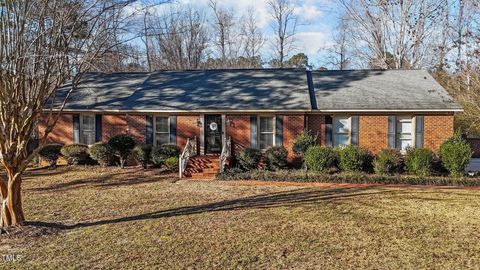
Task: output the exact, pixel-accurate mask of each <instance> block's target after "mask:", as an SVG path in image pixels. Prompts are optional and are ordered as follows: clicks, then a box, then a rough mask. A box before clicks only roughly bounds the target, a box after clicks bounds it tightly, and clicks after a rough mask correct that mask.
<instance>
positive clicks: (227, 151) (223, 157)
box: [220, 137, 232, 172]
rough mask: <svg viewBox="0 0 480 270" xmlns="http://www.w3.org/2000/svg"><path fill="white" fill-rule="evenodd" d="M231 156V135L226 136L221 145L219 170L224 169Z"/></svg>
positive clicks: (222, 170)
mask: <svg viewBox="0 0 480 270" xmlns="http://www.w3.org/2000/svg"><path fill="white" fill-rule="evenodd" d="M231 156H232V137H228V138H227V139H226V140H225V143H224V144H223V147H222V153H221V154H220V172H224V171H225V165H226V163H227V161H228V160H229V159H230V157H231Z"/></svg>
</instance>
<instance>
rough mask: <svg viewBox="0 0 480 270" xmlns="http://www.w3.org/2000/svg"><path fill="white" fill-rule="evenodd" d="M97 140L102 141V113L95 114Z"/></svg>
mask: <svg viewBox="0 0 480 270" xmlns="http://www.w3.org/2000/svg"><path fill="white" fill-rule="evenodd" d="M95 141H96V142H101V141H102V115H101V114H95Z"/></svg>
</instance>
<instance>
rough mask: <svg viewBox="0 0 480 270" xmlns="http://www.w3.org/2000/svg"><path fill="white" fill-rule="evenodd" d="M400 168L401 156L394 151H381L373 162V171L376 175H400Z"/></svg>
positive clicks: (401, 164) (398, 152)
mask: <svg viewBox="0 0 480 270" xmlns="http://www.w3.org/2000/svg"><path fill="white" fill-rule="evenodd" d="M402 166H403V157H402V154H400V151H398V150H396V149H383V150H382V151H380V153H378V155H377V156H376V157H375V159H374V160H373V169H374V171H375V173H376V174H378V175H392V174H395V173H400V172H401V170H402Z"/></svg>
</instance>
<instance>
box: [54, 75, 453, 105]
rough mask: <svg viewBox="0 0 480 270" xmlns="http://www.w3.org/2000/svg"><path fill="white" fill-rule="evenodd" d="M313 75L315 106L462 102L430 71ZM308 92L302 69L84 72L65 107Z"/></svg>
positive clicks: (218, 101)
mask: <svg viewBox="0 0 480 270" xmlns="http://www.w3.org/2000/svg"><path fill="white" fill-rule="evenodd" d="M312 77H313V85H314V89H315V93H316V94H315V95H316V104H317V107H316V108H313V109H314V110H315V109H318V110H321V111H342V110H344V111H365V110H367V111H368V110H372V111H381V110H384V111H391V110H422V111H429V110H431V111H435V110H444V111H455V110H460V109H461V107H460V106H459V105H458V104H457V103H456V102H455V101H454V100H453V99H452V98H451V97H450V96H449V95H448V94H447V92H446V91H445V90H444V89H443V88H442V87H441V86H440V85H439V84H438V83H437V82H436V81H435V80H434V79H433V78H432V77H431V76H430V75H429V74H428V72H427V71H422V70H388V71H318V72H317V71H314V72H312ZM70 87H71V86H70V85H68V84H67V85H65V86H63V87H61V88H60V89H59V91H58V96H57V98H56V100H57V101H60V100H63V97H64V96H65V95H66V93H67V92H68V90H69V89H70ZM310 93H311V92H310ZM310 93H309V88H308V81H307V76H306V72H305V70H301V69H282V70H280V69H250V70H247V69H236V70H199V71H157V72H152V73H112V74H104V73H88V74H85V75H84V76H83V78H82V80H81V82H80V84H79V86H78V87H77V89H74V90H73V92H72V94H71V95H70V97H69V100H68V102H67V105H66V107H65V110H67V111H84V110H95V111H151V112H155V111H165V112H169V111H171V112H174V111H191V110H197V111H202V110H205V111H208V110H217V111H236V110H251V111H294V110H298V111H310V110H311V109H312V105H311V102H310V96H309V94H310ZM312 97H313V93H312ZM312 104H314V105H315V102H312Z"/></svg>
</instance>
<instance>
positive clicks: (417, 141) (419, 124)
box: [415, 116, 423, 147]
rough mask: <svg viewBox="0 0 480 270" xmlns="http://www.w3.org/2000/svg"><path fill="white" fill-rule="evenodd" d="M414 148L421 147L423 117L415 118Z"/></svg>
mask: <svg viewBox="0 0 480 270" xmlns="http://www.w3.org/2000/svg"><path fill="white" fill-rule="evenodd" d="M415 147H423V116H416V117H415Z"/></svg>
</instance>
